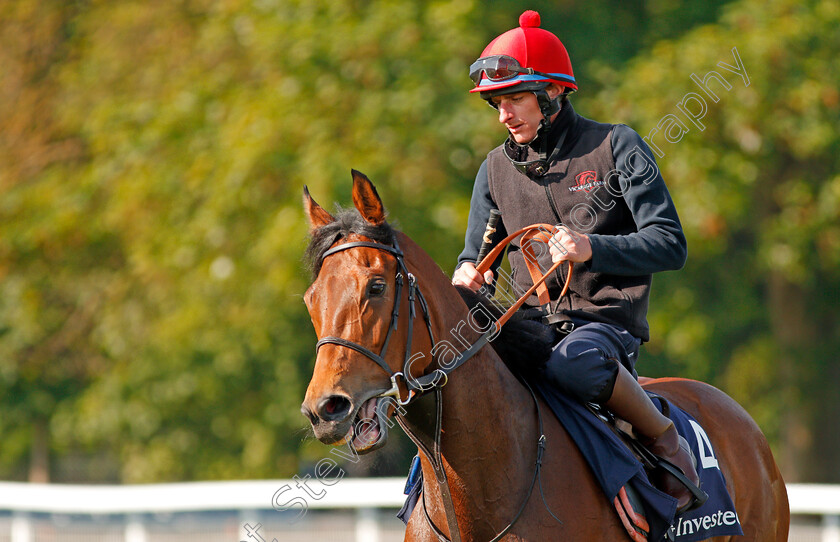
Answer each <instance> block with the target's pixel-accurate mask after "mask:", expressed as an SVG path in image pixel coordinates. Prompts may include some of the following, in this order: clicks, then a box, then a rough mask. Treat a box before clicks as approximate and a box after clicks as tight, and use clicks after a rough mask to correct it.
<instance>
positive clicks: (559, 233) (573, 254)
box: [548, 226, 592, 263]
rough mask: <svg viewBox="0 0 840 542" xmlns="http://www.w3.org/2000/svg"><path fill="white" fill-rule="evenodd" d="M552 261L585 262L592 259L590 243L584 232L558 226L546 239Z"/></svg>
mask: <svg viewBox="0 0 840 542" xmlns="http://www.w3.org/2000/svg"><path fill="white" fill-rule="evenodd" d="M548 250H549V252H550V253H551V261H553V262H555V263H556V262H587V261H589V260H591V259H592V245H591V244H590V243H589V237H587V236H586V234H583V233H578V232H576V231H572V230H570V229H569V228H567V227H566V226H558V227H557V230H556V231H555V232H554V235H553V236H552V237H551V239H550V240H549V241H548Z"/></svg>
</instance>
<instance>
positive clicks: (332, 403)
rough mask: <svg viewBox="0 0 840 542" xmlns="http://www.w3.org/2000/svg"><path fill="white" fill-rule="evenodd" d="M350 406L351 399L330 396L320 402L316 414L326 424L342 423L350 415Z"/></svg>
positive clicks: (342, 396) (341, 396)
mask: <svg viewBox="0 0 840 542" xmlns="http://www.w3.org/2000/svg"><path fill="white" fill-rule="evenodd" d="M350 404H351V403H350V398H349V397H346V396H344V395H330V396H329V397H326V398H324V399H321V401H319V402H318V406H317V407H315V414H316V415H317V416H318V417H319V418H321V419H322V420H324V421H326V422H334V421H341V420H343V419H345V418H346V417H347V416H349V415H350ZM311 419H312V418H311V417H310V420H311ZM313 423H314V422H313Z"/></svg>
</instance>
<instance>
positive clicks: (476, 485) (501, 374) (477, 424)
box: [423, 273, 539, 536]
mask: <svg viewBox="0 0 840 542" xmlns="http://www.w3.org/2000/svg"><path fill="white" fill-rule="evenodd" d="M438 274H440V275H441V276H440V277H438V276H435V274H434V273H431V274H430V275H431V276H426V275H424V279H425V280H426V281H427V282H426V283H425V285H424V286H429V288H425V287H424V295H426V296H427V297H428V298H429V299H428V301H429V308H430V310H431V312H432V315H431V316H432V322H433V327H434V332H435V340H436V341H437V343H438V344H440V343H442V341H444V340H446V341H448V342H449V343H450V344H451V345H453V346H454V347H456V348H457V349H458V350H460V351H463V350H465V349H466V346H465V345H464V343H463V341H462V339H464V340H465V341H466V342H468V343H472V342H473V341H475V340H476V339H477V338H478V337H479V334H478V333H476V332H475V331H474V330H472V329H470V328H469V326H468V325H466V323H467V322H468V321H469V320H468V316H469V314H468V310H467V308H466V306H464V305H463V304H461V303H459V302H458V301H459V300H460V296H459V295H458V293H457V291H456V290H455V289H454V288H453V287H452V285H451V284H450V283H449V280H448V277H446V276H445V275H443V274H442V273H438ZM453 298H454V299H453ZM441 395H442V404H443V414H442V424H441V427H442V431H443V434H442V435H441V450H442V455H443V463H444V465H445V467H446V474H447V478H448V479H449V482H450V483H449V486H450V490H451V492H452V498H453V502H454V505H455V509H456V511H457V515H458V519H459V521H458V522H459V525H460V527H461V529H462V531H468V532H472V533H473V534H481V535H482V536H484V535H486V534H487V533H484V532H483V530H486V529H488V525H487V521H486V519H487V518H491V517H511V518H512V517H513V515H514V514H515V511H516V510H515V509H516V508H518V506H519V505H520V502H518V501H519V498H518V497H517V496H519V495H520V494H522V495H523V496H524V494H525V492H526V491H527V490H528V485H529V483H530V480H531V476H532V471H533V468H534V464H533V462H532V461H533V460H534V459H535V458H536V449H537V439H538V437H539V435H538V434H537V433H538V432H539V431H538V430H537V420H536V414H535V410H534V403H533V400H532V399H531V396H530V394H529V393H528V392H527V390H526V389H525V388H524V387H523V386H522V385H521V384H520V383H519V382H518V381H517V380H516V378H515V377H514V376H513V374H511V372H510V371H509V370H508V369H507V367H506V366H505V365H504V363H503V362H502V361H501V359H500V358H499V357H498V355H496V353H495V351H494V350H493V349H492V347H491V346H490V345H487V346H485V347H484V348H483V349H481V350H480V351H479V352H478V353H477V354H476V355H475V356H474V357H473V358H472V359H470V360H468V361H467V362H466V363H464V364H463V365H461V366H459V367H458V368H457V369H455V370H454V371H452V372H451V373H450V374H449V378H448V382H447V383H446V385H445V386H444V387H443V390H442V394H441ZM424 437H426V439H428V440H430V441H431V440H433V439H434V435H433V434H427V435H424ZM423 466H424V473H423V474H424V478H425V480H426V485H425V487H426V488H427V489H426V496H425V498H426V500H427V503H428V508H429V510H430V514H432V518H433V520H434V521H435V523H436V524H437V525H438V526H444V525H446V518H445V516H444V515H443V509H444V508H443V506H442V500H441V496H440V492H439V490H438V488H437V483H436V482H435V474H434V472H433V470H432V469H431V465H430V464H429V463H428V462H424V465H423ZM517 486H521V487H517ZM480 519H482V520H484V521H483V522H482V523H481V524H477V523H475V522H476V520H480ZM495 523H497V522H496V521H494V522H493V524H495ZM477 531H478V532H477ZM462 534H464V533H463V532H462ZM490 534H491V535H492V534H493V533H490Z"/></svg>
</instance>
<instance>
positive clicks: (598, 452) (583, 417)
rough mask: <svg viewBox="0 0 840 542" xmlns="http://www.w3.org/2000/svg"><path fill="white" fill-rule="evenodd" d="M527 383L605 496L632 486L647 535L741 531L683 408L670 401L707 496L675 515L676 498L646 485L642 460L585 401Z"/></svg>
mask: <svg viewBox="0 0 840 542" xmlns="http://www.w3.org/2000/svg"><path fill="white" fill-rule="evenodd" d="M529 383H530V385H531V386H532V387H533V388H534V389H535V391H537V392H538V393H540V394H541V395H542V397H543V398H544V399H545V401H546V403H548V405H549V407H550V408H551V410H552V411H553V412H554V414H555V415H556V416H557V419H558V420H559V421H560V423H562V424H563V426H564V427H565V428H566V431H568V432H569V435H570V436H571V437H572V440H574V441H575V444H577V446H578V447H579V448H580V450H581V452H583V455H584V457H585V458H586V459H587V461H588V462H589V465H590V467H591V468H592V471H593V473H594V474H595V478H596V479H597V480H598V483H599V484H600V485H601V488H602V489H603V491H604V493H605V494H606V495H607V497H608V498H609V500H610V501H613V499H614V498H615V497H616V495H618V493H619V491H620V490H621V488H622V487H624V486H625V485H626V484H629V485H631V486H632V488H633V489H634V490H635V491H636V493H637V494H638V496H639V497H640V500H641V501H642V507H643V508H644V514H645V516H646V518H647V521H648V524H649V526H650V537H649V540H652V541H659V540H663V539H664V538H665V536H666V534H668V533H669V531H670V533H669V536H670V538H671V539H673V540H675V541H676V542H696V541H699V540H706V539H708V538H712V537H715V536H730V535H743V531H742V529H741V524H740V521H739V519H738V515H737V513H736V511H735V506H734V505H733V503H732V499H731V498H730V497H729V494H728V493H727V491H726V481H725V480H724V478H723V474H722V473H721V471H720V468H719V465H718V460H717V458H716V456H715V455H714V448H713V446H712V444H711V443H710V442H709V438H708V436H707V435H706V432H705V431H704V430H703V428H702V427H701V426H700V424H698V423H697V421H696V420H694V419H693V418H692V417H691V416H690V415H688V414H687V413H686V412H684V411H683V410H681V409H680V408H678V407H677V406H676V405H674V404H673V403H670V404H669V405H670V417H671V420H673V422H674V425H675V426H676V428H677V432H678V433H679V434H680V435H682V436H683V437H684V438H685V439H686V441H688V444H689V446H690V447H691V450H692V451H693V452H694V456H695V457H696V458H697V471H698V475H699V477H700V488H701V489H702V490H703V491H705V492H706V493H708V495H709V500H708V501H706V503H705V504H703V506H701V507H699V508H697V509H695V510H691V511H689V512H686V513H684V514H682V515H680V516H679V517H675V515H676V509H677V501H676V499H674V498H673V497H671V496H670V495H667V494H665V493H663V492H661V491H659V490H658V489H656V488H655V487H653V486H652V485H651V483H650V481H649V480H648V477H647V474H646V473H645V470H644V466H643V465H642V463H641V462H640V461H639V460H638V459H637V458H636V457H635V455H633V453H632V452H631V451H630V449H629V448H628V447H627V446H626V445H625V444H624V443H623V442H622V441H621V440H620V439H619V437H618V436H616V435H615V434H614V433H613V432H612V430H610V428H609V427H608V426H607V425H606V424H604V423H603V422H602V421H601V420H600V419H599V418H597V417H596V416H595V415H594V414H592V413H591V412H590V411H589V410H588V409H587V408H586V407H585V406H584V405H582V404H580V403H578V402H577V401H575V400H573V399H571V398H569V397H567V396H565V395H563V394H562V393H561V392H560V391H559V390H557V389H556V388H554V387H552V386H551V385H549V384H547V379H539V378H532V379H529ZM664 401H665V399H663V398H661V397H656V398H655V399H654V403H655V404H656V405H657V407H658V408H659V409H660V410H662V404H661V402H664Z"/></svg>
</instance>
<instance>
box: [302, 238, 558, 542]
mask: <svg viewBox="0 0 840 542" xmlns="http://www.w3.org/2000/svg"><path fill="white" fill-rule="evenodd" d="M545 227H548V228H551V226H550V225H546V224H536V225H534V226H529V227H528V228H523V229H521V230H519V231H517V232H514V233H513V234H511V235H509V236H508V237H507V238H506V239H504V240H503V241H501V242H500V243H499V244H498V245H497V246H496V247H495V248H494V249H493V250H492V251H491V252H490V253H489V254H488V255H487V256H486V257H485V258H484V260H483V261H482V262H480V263H479V265H478V266H477V269H479V270H481V269H482V268H485V269H486V268H487V267H489V265H490V264H489V262H493V261H495V259H496V257H497V256H498V255H499V254H500V253H501V250H503V249H504V247H505V246H506V245H507V244H508V243H510V241H511V240H513V239H514V238H515V237H516V236H518V235H519V234H522V233H525V236H523V245H525V241H526V240H527V239H530V238H533V237H537V236H538V235H539V232H538V231H537V230H544V228H545ZM528 235H530V237H526V236H528ZM359 247H362V248H373V249H377V250H381V251H383V252H386V253H388V254H391V255H392V256H394V258H395V259H396V261H397V274H396V278H395V292H394V307H393V309H392V310H391V321H390V324H389V326H388V332H387V333H386V335H385V340H384V342H383V343H382V347H381V348H380V351H379V354H376V353H375V352H373V351H372V350H371V349H369V348H367V347H365V346H362V345H360V344H358V343H356V342H353V341H350V340H348V339H345V338H343V337H338V336H333V335H330V336H326V337H322V338H321V339H320V340H319V341H318V342H317V343H316V345H315V351H316V355H317V352H318V350H319V349H320V348H321V347H322V346H323V345H325V344H334V345H338V346H343V347H345V348H350V349H351V350H354V351H356V352H358V353H360V354H362V355H364V356H365V357H367V358H368V359H370V360H372V361H373V362H374V363H376V364H377V365H379V367H381V368H382V369H383V370H384V371H385V372H386V373H387V374H388V375H389V377H390V379H391V388H390V389H388V390H386V391H384V392H382V393H380V394H379V395H376V396H374V397H377V398H379V397H391V398H393V400H395V401H396V402H397V403H398V404H399V405H400V406H406V405H409V404H410V403H412V402H414V401H415V400H416V399H418V398H419V397H421V396H423V395H425V394H426V393H427V392H429V391H434V396H435V420H434V427H435V428H434V431H433V435H432V439H431V440H430V441H429V442H424V439H423V438H422V437H421V436H420V434H419V433H418V432H417V431H416V430H413V429H412V428H411V422H410V421H408V420H407V418H406V417H405V416H404V415H403V414H402V413H399V412H398V413H397V416H396V417H397V422H398V423H399V424H400V427H402V429H403V430H404V431H405V433H406V434H407V435H408V436H409V438H411V440H412V441H413V442H414V443H415V444H416V445H417V447H418V448H419V449H420V450H422V451H423V453H424V454H425V455H426V457H427V458H428V459H429V462H430V463H431V465H432V468H433V470H434V473H435V478H436V479H437V481H438V485H439V487H438V489H439V491H440V493H441V496H442V498H443V504H444V510H445V512H446V521H447V524H448V526H449V534H450V536H451V542H461V534H460V530H459V528H458V520H457V518H456V516H455V506H454V504H453V501H452V493H451V491H450V489H449V483H448V481H447V477H446V472H445V470H444V467H443V456H442V452H441V445H440V440H441V435H442V426H441V425H442V420H443V398H442V388H443V387H444V386H445V385H446V384H447V383H448V381H449V373H451V372H452V371H453V370H455V369H456V368H458V367H459V366H461V365H462V364H463V363H465V362H466V361H467V360H469V359H470V358H472V357H473V356H474V355H475V354H476V353H477V352H478V351H479V350H481V348H483V347H484V346H485V345H486V344H487V343H488V342H490V341H491V340H492V339H494V338H495V337H496V336H498V333H499V331H500V330H501V326H502V325H504V323H505V322H506V321H507V320H508V319H509V318H510V316H511V315H512V314H513V313H514V312H515V311H516V310H517V309H518V308H519V307H520V306H521V305H522V304H523V303H524V301H525V300H526V299H527V298H528V297H529V296H530V295H531V294H532V293H533V292H534V291H536V290H537V289H538V288H540V287H541V286H542V284H543V282H544V281H545V279H546V278H547V277H548V276H549V275H550V274H551V273H553V272H554V271H555V270H556V269H557V268H558V267H559V265H560V263H561V262H557V263H555V264H554V265H553V266H552V267H551V268H550V269H549V270H548V271H547V272H546V273H545V274H544V275H543V276H542V277H541V278H539V279H537V280H535V282H534V285H533V286H532V287H531V288H530V289H529V290H528V291H527V292H525V294H524V295H523V296H522V297H521V298H520V299H519V300H518V301H517V302H516V303H515V304H514V305H513V306H512V307H510V308H509V309H508V311H507V312H506V313H505V314H504V315H503V316H502V317H501V318H499V319H498V320H497V321H496V322H495V323H494V325H492V326H490V329H489V330H488V331H486V332H484V333H483V334H482V335H481V336H480V337H479V338H478V340H476V341H475V342H474V343H473V344H471V345H470V346H469V347H468V348H467V349H466V350H464V351H463V352H461V353H460V354H459V355H458V356H457V357H456V358H455V359H454V360H453V361H452V362H451V363H448V364H447V365H446V366H443V367H438V368H436V369H435V370H434V371H432V372H430V373H429V374H426V375H423V376H420V377H413V376H412V375H411V374H410V368H411V367H410V365H411V359H412V352H411V345H412V335H413V329H414V319H415V317H416V310H415V307H414V303H415V300H417V301H419V303H420V308H421V310H422V313H423V319H424V321H425V323H426V329H427V330H428V333H429V339H430V340H431V344H432V345H434V344H435V341H434V334H433V332H432V322H431V317H430V316H429V307H428V303H427V302H426V299H425V297H424V296H423V293H422V292H421V291H420V287H419V286H418V284H417V278H416V277H415V276H414V275H413V274H412V273H410V272H409V271H408V267H406V265H405V256H404V254H403V252H402V251H401V250H400V248H399V245H398V244H397V240H396V238H394V239H393V246H391V245H386V244H383V243H375V242H368V241H351V242H347V243H342V244H339V245H336V246H334V247H332V248H330V249H328V250H327V251H326V252H324V254H323V255H322V256H321V261H323V260H324V259H325V258H326V257H327V256H330V255H332V254H335V253H337V252H342V251H344V250H348V249H352V248H359ZM522 249H523V251H524V252H525V253H526V255H529V256H530V258H531V260H533V261H534V262H535V261H536V257H535V256H534V253H533V250H531V251H529V250H528V249H527V246H523V247H522ZM525 260H526V263H528V267H529V271H530V272H531V274H532V276H534V273H535V272H534V270H533V269H532V267H531V263H530V262H529V258H527V257H526V258H525ZM481 272H482V273H483V271H481ZM571 272H572V266H571V263H570V267H569V273H568V276H567V279H566V284H565V286H564V288H563V292H562V293H561V296H562V295H563V294H564V293H565V292H566V291H567V289H568V286H569V281H570V279H571ZM404 281H407V282H408V311H409V312H408V329H407V331H406V333H407V338H406V346H405V356H404V361H403V369H402V371H396V372H395V371H392V370H391V368H390V367H389V366H388V364H387V363H386V362H385V359H384V357H385V354H386V351H387V349H388V343H389V341H390V340H391V335H392V334H393V332H394V331H395V330H396V329H397V325H398V320H399V312H400V303H401V299H402V295H401V294H402V288H403V282H404ZM545 296H547V293H546V291H545V287H544V286H542V290H540V291H539V297H540V300H541V301H542V299H543V298H544V297H545ZM398 378H402V379H403V381H404V385H405V386H406V388H407V390H408V396H407V397H406V399H405V400H403V399H402V396H401V393H400V388H399V383H398V382H397V379H398ZM517 378H519V377H518V376H517ZM520 381H521V382H522V383H523V384H524V385H525V387H526V389H527V390H528V391H529V393H530V395H531V398H532V399H533V401H534V406H535V408H536V414H537V421H538V429H539V431H538V433H539V438H538V440H537V459H536V462H535V465H534V475H533V478H532V480H531V484H530V487H529V489H528V493H527V495H526V496H525V499H524V500H523V501H522V505H521V507H520V508H519V511H518V512H517V514H516V516H515V517H514V518H513V520H512V521H511V522H510V523H509V524H508V525H507V526H506V527H505V528H504V529H503V530H502V531H501V532H499V533H498V534H497V535H496V536H495V537H493V539H492V540H491V541H490V542H496V541H498V540H500V539H501V538H502V537H503V536H504V535H506V534H507V533H508V532H509V531H510V529H512V528H513V526H514V524H515V523H516V521H517V520H518V519H519V517H520V516H521V515H522V513H523V512H524V511H525V507H526V506H527V504H528V501H529V500H530V498H531V493H532V492H533V490H534V486H535V485H536V484H537V482H540V495H541V496H542V499H543V503H544V504H545V506H546V508H547V509H548V503H546V500H545V495H544V494H543V490H542V482H541V479H540V467H541V465H542V457H543V453H544V451H545V443H546V438H545V433H544V431H543V421H542V414H541V412H540V407H539V402H538V400H537V397H536V395H535V394H534V391H533V390H532V389H531V387H530V386H529V385H528V384H527V383H526V382H525V381H524V380H522V379H520ZM403 412H405V411H403ZM421 495H422V496H423V500H422V503H423V512H424V513H425V515H426V519H427V521H428V523H429V525H430V527H431V528H432V530H433V531H434V532H435V534H436V535H437V537H438V540H440V541H441V542H450V539H448V538H447V537H446V535H444V533H443V532H441V531H440V529H439V528H438V527H437V526H435V524H434V522H433V521H432V519H431V517H430V516H429V513H428V510H427V509H426V503H425V496H424V495H425V492H423V493H421ZM548 511H549V513H550V514H551V515H552V517H554V518H555V519H557V516H555V515H554V513H553V512H551V510H550V509H548ZM557 521H558V522H559V521H560V520H559V519H557Z"/></svg>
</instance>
